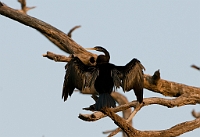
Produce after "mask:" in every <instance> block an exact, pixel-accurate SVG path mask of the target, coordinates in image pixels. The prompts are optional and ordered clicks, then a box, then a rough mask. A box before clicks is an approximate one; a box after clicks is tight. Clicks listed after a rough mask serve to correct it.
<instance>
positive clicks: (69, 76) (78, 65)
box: [62, 57, 97, 101]
mask: <svg viewBox="0 0 200 137" xmlns="http://www.w3.org/2000/svg"><path fill="white" fill-rule="evenodd" d="M65 68H66V74H65V78H64V83H63V91H62V98H63V99H64V101H66V100H67V98H68V96H71V95H72V93H73V91H74V89H75V88H77V89H78V90H80V91H82V90H84V89H85V88H87V90H94V89H93V86H92V84H93V83H94V82H93V80H94V79H96V73H97V72H96V69H95V68H93V69H91V68H89V67H88V66H86V65H84V64H83V63H82V62H81V60H80V59H79V58H77V57H74V58H73V59H72V60H71V61H70V62H69V63H68V64H67V65H66V67H65Z"/></svg>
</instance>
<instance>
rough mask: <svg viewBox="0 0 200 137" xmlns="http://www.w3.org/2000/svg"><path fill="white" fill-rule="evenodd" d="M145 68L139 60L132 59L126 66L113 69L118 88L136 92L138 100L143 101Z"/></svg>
mask: <svg viewBox="0 0 200 137" xmlns="http://www.w3.org/2000/svg"><path fill="white" fill-rule="evenodd" d="M144 69H145V68H144V66H143V65H142V64H141V63H140V61H139V60H137V59H135V58H134V59H132V60H131V61H130V62H129V63H127V64H126V65H125V66H116V67H115V68H114V69H113V80H114V84H115V86H116V87H119V86H121V87H122V88H123V90H124V91H130V90H131V89H133V90H134V92H135V95H136V97H137V100H138V101H139V102H140V103H141V102H142V101H143V87H144V76H143V70H144Z"/></svg>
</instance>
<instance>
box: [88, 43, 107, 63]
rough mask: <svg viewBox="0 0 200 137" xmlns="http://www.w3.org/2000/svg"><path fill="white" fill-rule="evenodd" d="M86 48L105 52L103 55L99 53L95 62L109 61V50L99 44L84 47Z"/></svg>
mask: <svg viewBox="0 0 200 137" xmlns="http://www.w3.org/2000/svg"><path fill="white" fill-rule="evenodd" d="M86 49H87V50H96V51H100V52H103V53H104V54H105V55H99V56H98V57H97V60H96V62H97V64H102V63H108V62H109V60H110V54H109V52H108V51H107V50H106V49H105V48H103V47H101V46H95V47H94V48H86Z"/></svg>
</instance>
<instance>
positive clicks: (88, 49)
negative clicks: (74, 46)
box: [85, 48, 96, 50]
mask: <svg viewBox="0 0 200 137" xmlns="http://www.w3.org/2000/svg"><path fill="white" fill-rule="evenodd" d="M85 49H86V50H96V49H95V48H85Z"/></svg>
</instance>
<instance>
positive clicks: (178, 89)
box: [144, 75, 200, 97]
mask: <svg viewBox="0 0 200 137" xmlns="http://www.w3.org/2000/svg"><path fill="white" fill-rule="evenodd" d="M154 83H155V82H154V79H153V78H152V76H150V75H144V88H146V89H148V90H151V91H153V92H157V93H160V94H163V95H165V96H171V97H178V96H180V95H182V94H184V93H191V92H192V93H196V94H200V88H197V87H192V86H188V85H184V84H180V83H176V82H172V81H167V80H163V79H159V80H158V81H157V83H156V84H154Z"/></svg>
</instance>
